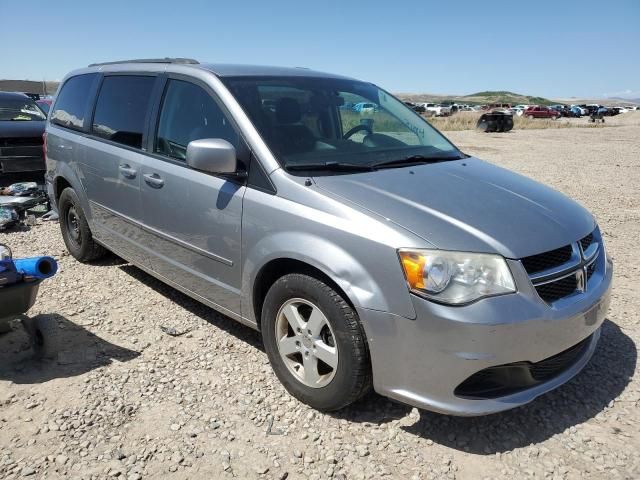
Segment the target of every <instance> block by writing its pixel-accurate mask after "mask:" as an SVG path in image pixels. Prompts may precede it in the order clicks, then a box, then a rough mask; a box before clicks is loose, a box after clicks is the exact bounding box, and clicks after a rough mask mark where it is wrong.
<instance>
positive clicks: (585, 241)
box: [580, 233, 593, 251]
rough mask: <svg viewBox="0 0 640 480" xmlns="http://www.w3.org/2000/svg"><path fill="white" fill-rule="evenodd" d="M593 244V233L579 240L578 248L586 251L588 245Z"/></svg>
mask: <svg viewBox="0 0 640 480" xmlns="http://www.w3.org/2000/svg"><path fill="white" fill-rule="evenodd" d="M592 243H593V233H590V234H589V235H587V236H586V237H584V238H582V239H580V246H581V247H582V251H586V250H587V248H589V245H591V244H592Z"/></svg>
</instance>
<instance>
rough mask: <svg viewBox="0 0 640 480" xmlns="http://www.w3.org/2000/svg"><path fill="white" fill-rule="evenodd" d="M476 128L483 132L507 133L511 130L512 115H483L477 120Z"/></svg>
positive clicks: (495, 113) (496, 113)
mask: <svg viewBox="0 0 640 480" xmlns="http://www.w3.org/2000/svg"><path fill="white" fill-rule="evenodd" d="M476 128H477V129H478V130H481V131H483V132H508V131H509V130H511V129H513V115H510V114H508V113H503V112H491V113H485V114H483V115H482V116H481V117H480V118H479V119H478V123H477V124H476Z"/></svg>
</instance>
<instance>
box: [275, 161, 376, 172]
mask: <svg viewBox="0 0 640 480" xmlns="http://www.w3.org/2000/svg"><path fill="white" fill-rule="evenodd" d="M285 168H286V169H287V170H319V171H320V170H326V171H331V172H370V171H372V170H375V168H374V167H373V166H371V165H365V164H357V163H343V162H324V163H295V164H291V165H285Z"/></svg>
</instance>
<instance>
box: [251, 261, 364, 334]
mask: <svg viewBox="0 0 640 480" xmlns="http://www.w3.org/2000/svg"><path fill="white" fill-rule="evenodd" d="M291 273H301V274H305V275H309V276H310V277H314V278H316V279H318V280H321V281H322V282H324V283H326V284H327V285H328V286H330V287H331V288H333V289H334V290H335V291H336V292H337V293H338V294H339V295H340V296H341V297H342V298H343V299H344V300H345V301H346V302H347V303H348V304H349V305H350V306H351V308H353V309H354V310H355V304H354V303H353V301H352V299H351V298H350V297H349V295H347V293H346V292H345V290H344V289H343V288H342V287H341V286H340V285H339V284H338V283H337V282H336V281H335V280H334V279H333V278H331V276H330V275H329V274H327V273H326V272H324V271H323V270H321V269H320V268H318V267H317V266H314V265H312V264H310V263H307V262H305V261H303V260H299V259H295V258H291V257H279V258H274V259H272V260H269V261H268V262H267V263H265V264H264V265H263V266H262V267H261V268H260V270H258V273H257V274H256V276H255V280H254V283H253V288H252V295H251V307H252V311H253V314H254V316H255V320H256V322H257V325H258V328H259V327H260V323H261V319H262V306H263V304H264V299H265V297H266V295H267V292H268V291H269V289H270V288H271V286H272V285H273V284H274V283H275V282H276V281H277V280H278V279H279V278H282V277H283V276H285V275H288V274H291Z"/></svg>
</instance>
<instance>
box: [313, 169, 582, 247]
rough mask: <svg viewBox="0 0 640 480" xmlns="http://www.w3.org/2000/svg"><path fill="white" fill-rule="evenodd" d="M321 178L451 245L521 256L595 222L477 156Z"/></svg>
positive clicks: (339, 192)
mask: <svg viewBox="0 0 640 480" xmlns="http://www.w3.org/2000/svg"><path fill="white" fill-rule="evenodd" d="M314 180H315V182H316V184H317V185H318V186H319V187H320V188H321V189H323V190H325V191H326V192H328V193H330V194H332V195H334V196H339V197H341V198H342V199H343V200H348V201H350V202H353V203H355V204H357V205H358V206H360V207H361V208H364V209H367V210H369V211H371V212H374V213H376V214H378V215H381V216H383V217H385V218H387V219H388V220H389V221H392V222H394V223H396V224H398V225H399V226H401V227H403V228H405V229H407V230H410V231H411V232H413V233H414V234H416V235H418V236H420V237H422V238H423V239H425V240H426V241H427V242H429V243H430V244H432V245H433V246H435V247H438V248H442V249H446V250H460V251H470V252H485V253H498V254H500V255H503V256H505V257H507V258H522V257H526V256H529V255H533V254H536V253H541V252H545V251H548V250H553V249H555V248H558V247H561V246H563V245H567V244H568V243H571V242H575V241H577V240H578V239H580V238H582V237H584V236H586V235H588V234H589V233H590V232H591V231H593V229H594V228H595V221H594V219H593V217H592V216H591V214H590V213H589V212H588V211H587V210H585V209H584V208H583V207H581V206H580V205H578V204H577V203H576V202H574V201H573V200H570V199H569V198H567V197H566V196H564V195H563V194H561V193H559V192H557V191H555V190H552V189H551V188H549V187H546V186H544V185H542V184H540V183H537V182H534V181H533V180H530V179H528V178H526V177H523V176H522V175H518V174H516V173H513V172H511V171H509V170H505V169H503V168H500V167H497V166H495V165H491V164H489V163H486V162H483V161H482V160H479V159H477V158H473V157H471V158H467V159H464V160H456V161H450V162H443V163H436V164H431V165H418V166H414V167H404V168H392V169H386V170H379V171H375V172H366V173H359V174H352V175H333V176H321V177H315V178H314Z"/></svg>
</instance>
